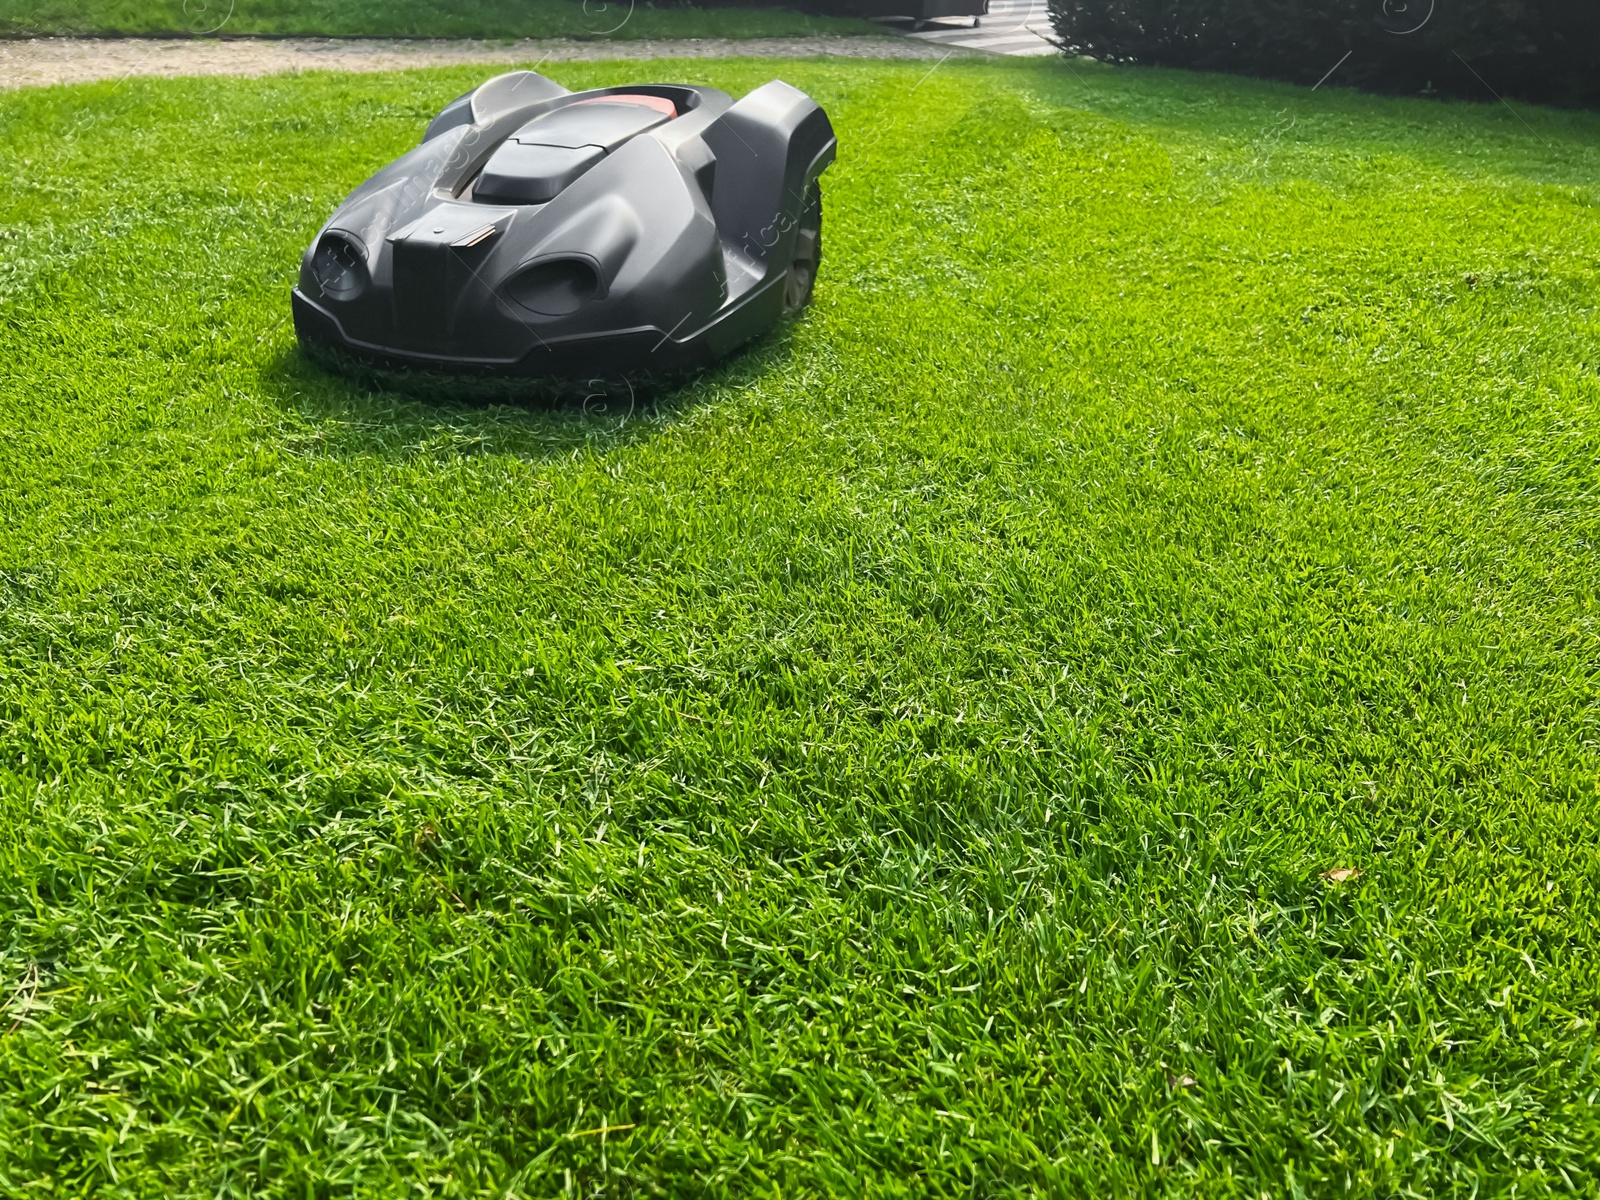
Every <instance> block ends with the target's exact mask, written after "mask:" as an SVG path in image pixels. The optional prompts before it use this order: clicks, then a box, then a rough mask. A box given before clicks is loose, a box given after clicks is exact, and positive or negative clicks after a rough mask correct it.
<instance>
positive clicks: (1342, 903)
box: [0, 60, 1600, 1198]
mask: <svg viewBox="0 0 1600 1200" xmlns="http://www.w3.org/2000/svg"><path fill="white" fill-rule="evenodd" d="M928 69H929V64H902V65H888V64H872V63H850V64H842V63H829V62H823V61H808V62H784V63H774V62H750V61H723V62H715V63H695V64H687V63H682V62H678V63H671V64H665V63H664V64H660V65H654V66H643V67H641V66H639V65H638V64H588V65H564V66H562V67H561V68H560V69H559V70H557V71H556V72H554V74H556V76H557V78H559V79H560V80H561V82H563V83H565V84H567V85H569V86H573V87H581V86H594V85H598V84H602V83H614V82H622V81H625V80H627V79H630V78H635V77H639V76H645V77H652V78H655V77H660V78H667V77H678V76H680V75H682V73H685V72H690V73H694V77H695V78H696V79H697V80H701V81H705V82H711V83H714V84H716V85H718V86H722V87H725V88H728V89H729V90H731V91H733V92H735V93H742V92H744V91H745V90H747V89H749V88H750V87H752V86H754V85H756V84H758V83H760V82H762V81H764V80H766V79H768V78H770V77H771V76H773V75H780V74H781V75H782V76H783V77H784V78H786V79H788V80H790V81H791V82H793V83H795V84H797V85H799V86H802V87H805V88H807V89H808V90H810V91H811V92H812V93H813V94H814V95H815V96H816V97H817V98H818V99H819V100H820V101H821V102H822V103H823V104H825V105H826V106H827V108H828V109H829V111H830V113H831V114H832V116H833V119H834V121H835V124H836V126H837V128H838V130H839V135H840V143H841V149H840V155H839V161H838V163H837V165H836V166H835V167H834V168H833V169H832V170H831V171H830V172H829V173H828V175H827V176H826V177H825V188H826V193H825V194H826V204H827V225H826V247H827V257H826V259H825V262H824V266H823V273H822V279H821V282H820V284H819V286H818V292H817V299H816V303H815V305H814V306H813V308H812V309H811V311H810V313H809V315H808V316H807V317H806V318H805V319H804V320H802V321H800V322H799V323H797V324H794V325H792V326H790V327H788V328H787V329H785V330H782V331H780V332H778V333H777V334H775V335H773V336H772V337H770V338H769V339H767V340H766V341H765V342H763V343H761V344H759V345H758V346H756V347H755V348H753V349H751V350H749V351H748V352H747V353H744V354H742V355H740V356H738V357H736V358H734V359H732V360H730V361H728V362H726V363H725V364H724V365H722V366H721V367H720V368H718V369H717V370H715V371H713V372H712V373H711V374H709V375H708V376H706V377H705V378H703V379H702V380H700V381H699V382H697V383H695V384H693V385H692V386H688V387H685V388H683V389H682V390H679V391H677V392H675V393H673V394H670V395H666V396H661V397H658V398H657V399H655V400H654V401H650V402H647V403H641V404H640V405H638V406H637V407H631V406H629V405H627V404H624V403H622V402H621V401H620V400H619V399H617V398H613V399H611V400H609V401H607V402H605V403H604V404H600V403H597V404H594V405H590V406H589V409H588V410H587V411H586V410H585V409H583V408H582V407H576V406H574V407H555V408H551V407H538V406H528V405H517V404H503V403H486V402H482V401H479V402H473V401H471V400H467V399H463V398H462V397H461V396H459V395H453V394H451V393H450V392H448V391H446V390H439V391H430V390H429V389H428V388H426V387H425V388H421V389H420V390H416V391H413V392H412V393H407V394H395V393H392V392H385V391H382V390H378V389H376V388H375V387H374V386H371V385H369V384H364V383H362V382H359V381H349V380H345V379H342V378H338V377H334V376H330V375H328V374H325V373H324V372H323V371H321V370H319V369H318V368H317V367H315V366H313V365H311V364H309V363H307V362H306V361H304V360H303V359H302V358H301V357H300V355H299V353H298V352H297V350H296V346H295V342H294V337H293V333H292V329H291V326H290V324H289V322H288V289H289V287H290V285H291V282H292V281H293V279H294V276H295V271H296V267H297V261H298V257H299V254H300V251H301V249H302V248H303V246H304V245H305V244H306V243H307V241H308V240H309V239H310V237H311V236H312V234H313V232H314V231H315V230H316V228H317V227H318V225H319V223H320V222H321V221H322V219H323V218H324V216H325V215H326V214H327V213H328V212H329V211H331V209H332V207H333V206H334V205H335V203H336V202H337V201H338V200H339V198H340V197H341V196H342V195H343V194H344V193H345V192H346V191H347V190H348V189H349V188H351V187H352V186H353V185H354V184H356V183H357V182H359V181H360V180H361V179H363V178H364V177H365V176H366V175H367V174H368V173H369V172H371V171H372V170H373V169H374V168H376V167H378V166H379V165H381V164H383V163H384V162H386V161H387V160H388V159H390V158H391V157H393V156H394V155H396V154H398V153H399V152H401V151H402V150H403V149H405V148H406V147H407V146H409V145H411V144H413V143H414V141H415V140H416V138H417V137H418V136H419V134H420V132H421V130H422V128H423V126H424V124H425V122H426V120H427V119H428V117H429V116H430V115H431V113H432V112H433V110H434V109H435V108H436V107H437V106H439V105H441V104H442V103H443V102H445V101H447V100H448V99H450V98H451V97H453V96H455V95H457V94H459V93H460V92H462V91H464V90H465V89H466V88H467V87H469V86H471V84H472V83H473V82H474V81H475V80H477V79H478V78H480V77H481V76H482V75H483V74H484V72H483V71H481V70H472V69H456V70H438V71H427V72H417V73H412V74H404V75H390V76H351V77H334V76H316V75H307V76H301V77H279V78H271V79H262V80H248V81H244V80H224V79H207V80H180V81H168V82H160V81H151V80H140V79H130V80H127V81H126V82H123V83H121V84H118V85H114V84H110V83H107V84H100V85H92V86H83V87H74V88H55V89H49V90H33V91H24V92H13V93H8V94H6V95H4V96H3V97H0V133H3V136H0V177H3V179H4V181H5V188H4V190H3V192H0V363H3V364H4V367H3V369H0V421H3V423H4V428H5V430H6V436H5V438H4V439H3V440H0V474H3V478H4V480H5V485H4V487H3V489H0V1000H3V1001H4V1002H5V1006H6V1007H5V1009H4V1011H3V1017H0V1194H3V1195H6V1196H46V1195H50V1196H55V1195H87V1194H91V1193H93V1194H100V1195H108V1196H110V1195H116V1196H129V1197H162V1198H168V1197H190V1196H194V1197H200V1196H208V1197H209V1196H225V1195H244V1194H247V1193H248V1194H251V1195H273V1196H278V1195H281V1196H285V1197H288V1196H295V1197H301V1196H328V1197H332V1196H358V1197H367V1196H390V1195H400V1194H408V1195H410V1194H416V1195H422V1194H427V1195H438V1196H468V1195H513V1194H514V1195H518V1196H546V1195H553V1194H556V1193H559V1192H563V1191H570V1192H572V1193H574V1194H577V1193H581V1194H583V1195H586V1196H593V1195H598V1194H602V1193H603V1194H605V1195H631V1194H636V1193H640V1194H642V1193H646V1192H652V1191H656V1192H660V1193H663V1194H668V1195H685V1194H698V1193H704V1194H712V1195H734V1194H739V1195H750V1194H761V1195H779V1194H782V1195H808V1194H810V1195H815V1194H825V1193H827V1194H865V1193H874V1194H883V1195H952V1196H953V1195H957V1194H960V1195H999V1194H1022V1193H1027V1192H1037V1191H1048V1192H1051V1193H1054V1194H1062V1195H1081V1196H1093V1197H1102V1196H1116V1195H1148V1196H1155V1195H1171V1196H1196V1195H1206V1196H1239V1197H1251V1198H1254V1197H1259V1196H1263V1195H1267V1196H1273V1197H1278V1196H1291V1195H1294V1196H1330V1197H1331V1196H1340V1197H1342V1196H1384V1197H1388V1196H1401V1195H1405V1196H1425V1197H1437V1196H1461V1197H1467V1196H1478V1197H1484V1196H1511V1195H1515V1196H1518V1197H1537V1196H1543V1195H1552V1194H1553V1195H1567V1194H1573V1193H1576V1194H1583V1195H1593V1194H1595V1190H1596V1184H1595V1180H1596V1178H1597V1177H1600V1107H1597V1100H1600V1059H1597V1058H1596V1055H1595V1046H1596V1032H1595V1020H1596V1015H1597V1012H1600V982H1597V978H1600V976H1597V971H1596V965H1595V964H1596V955H1597V954H1600V901H1597V888H1600V811H1597V799H1600V797H1597V778H1600V665H1597V664H1600V625H1597V621H1600V598H1597V585H1600V565H1597V558H1596V543H1597V539H1600V495H1597V484H1600V376H1597V370H1600V316H1597V306H1600V116H1597V115H1595V114H1587V115H1585V114H1572V113H1567V114H1558V113H1554V112H1549V111H1543V110H1537V109H1527V108H1520V109H1518V110H1517V112H1515V113H1513V112H1509V111H1508V110H1507V109H1506V108H1504V107H1499V106H1490V105H1481V106H1480V105H1467V104H1445V103H1432V102H1424V101H1407V100H1393V99H1375V98H1371V97H1366V96H1361V95H1357V94H1353V93H1348V92H1341V91H1339V90H1336V89H1323V90H1321V91H1318V92H1315V93H1312V92H1308V91H1304V90H1296V89H1293V88H1288V87H1282V86H1277V85H1272V84H1266V83H1258V82H1251V81H1245V80H1237V79H1223V78H1217V77H1207V76H1195V75H1184V74H1179V73H1164V72H1155V71H1133V70H1129V71H1111V70H1107V69H1085V68H1084V67H1082V66H1079V67H1076V68H1069V67H1068V66H1067V65H1066V64H1064V63H1061V62H1039V61H1032V62H1028V61H1020V62H989V61H984V62H974V61H958V60H952V61H950V62H948V63H946V64H944V65H943V66H942V67H939V68H938V69H936V70H935V71H933V73H932V74H931V75H930V74H929V73H928ZM1524 122H1525V123H1524ZM1340 867H1352V868H1358V869H1359V871H1360V874H1359V876H1357V877H1354V878H1350V879H1346V880H1344V881H1342V882H1341V881H1336V880H1334V879H1330V878H1327V877H1325V873H1326V872H1329V871H1331V870H1333V869H1335V868H1340Z"/></svg>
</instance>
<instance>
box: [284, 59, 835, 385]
mask: <svg viewBox="0 0 1600 1200" xmlns="http://www.w3.org/2000/svg"><path fill="white" fill-rule="evenodd" d="M835 147H836V142H835V139H834V135H833V127H832V126H831V125H830V124H829V123H828V118H827V115H826V114H825V113H824V112H823V111H822V109H821V108H819V107H818V106H817V105H816V103H815V102H813V101H812V100H811V99H810V98H809V97H808V96H806V95H805V94H804V93H802V92H799V91H796V90H795V89H794V88H792V87H790V86H789V85H788V84H786V83H782V82H779V81H777V80H774V81H773V82H771V83H768V84H766V85H764V86H763V87H760V88H757V89H756V90H755V91H753V92H751V93H750V94H749V95H748V96H746V97H745V98H744V99H743V100H740V101H739V102H738V103H734V102H733V101H732V100H731V98H730V97H729V96H728V95H727V94H725V93H723V92H719V91H716V90H715V89H713V88H703V87H679V86H669V85H661V84H649V85H642V86H638V87H612V88H599V89H596V90H594V91H588V92H569V91H567V90H566V89H565V88H563V87H561V86H560V85H558V84H556V83H554V82H552V81H551V80H549V79H546V78H544V77H543V76H542V75H536V74H534V73H533V72H531V71H513V72H511V73H510V74H506V75H501V76H498V77H496V78H494V79H491V80H489V81H488V82H487V83H484V84H483V85H482V86H480V87H478V88H477V89H476V90H475V91H472V92H469V93H467V94H466V95H465V96H462V97H461V98H460V99H458V100H456V101H454V102H453V103H451V104H450V105H448V106H447V107H446V108H445V109H444V110H443V111H442V112H440V113H439V115H438V116H437V117H435V118H434V120H433V123H432V124H430V125H429V126H428V130H427V133H426V134H425V135H424V136H423V139H422V144H421V145H420V146H418V147H417V148H416V149H414V150H412V151H410V152H409V153H407V154H405V155H402V156H401V157H400V158H399V159H397V160H395V161H394V162H392V163H390V164H389V165H388V166H387V167H385V168H384V169H383V170H381V171H379V172H378V173H377V174H376V175H374V176H373V177H372V178H371V179H369V180H367V181H366V182H365V183H364V184H362V185H361V186H360V187H358V188H357V189H356V190H355V191H354V192H352V193H351V195H350V197H349V198H348V199H347V200H346V201H345V202H344V203H343V204H342V205H340V206H339V209H338V211H336V212H335V213H334V214H333V217H332V218H331V219H330V220H329V221H328V223H327V225H325V226H324V227H323V229H322V231H321V232H320V233H318V234H317V238H316V240H315V241H314V242H313V243H312V244H311V247H310V249H308V250H307V251H306V253H305V257H304V259H303V260H302V261H301V265H300V284H299V286H298V287H297V288H295V289H294V294H293V306H294V324H295V332H296V333H297V334H298V335H299V338H300V340H301V342H302V343H303V344H309V345H315V346H331V347H333V348H335V349H338V350H343V351H346V352H349V353H352V354H355V355H357V356H360V357H362V358H366V359H374V360H377V361H379V362H382V363H385V364H391V365H401V366H413V367H424V368H432V369H435V370H450V371H469V372H474V373H480V374H491V375H492V374H499V375H518V376H523V375H526V376H549V377H557V378H580V377H582V376H584V375H588V374H594V373H597V372H600V373H615V372H630V371H638V372H643V373H646V374H656V373H666V372H670V371H675V370H680V369H683V368H686V367H695V366H700V365H702V364H704V363H708V362H710V361H711V360H712V359H714V358H716V357H718V356H719V355H722V354H726V353H727V352H728V351H729V350H731V349H733V348H734V347H735V346H738V345H739V344H740V343H742V342H745V341H747V340H749V339H750V338H752V337H754V336H756V335H757V334H759V333H761V332H762V331H764V330H766V329H767V328H769V327H770V326H771V325H772V324H773V323H774V322H776V321H777V320H779V318H781V317H782V316H783V315H785V314H787V313H793V312H797V311H798V310H799V309H801V308H802V307H804V306H805V304H806V303H807V301H809V300H810V299H811V290H812V285H813V284H814V282H815V280H816V274H817V264H818V262H819V260H820V257H821V252H822V243H821V232H822V196H821V192H820V190H819V188H818V184H817V177H818V176H819V175H820V174H821V173H822V171H823V170H824V169H825V168H826V167H827V166H828V164H829V163H831V162H832V161H833V158H834V151H835Z"/></svg>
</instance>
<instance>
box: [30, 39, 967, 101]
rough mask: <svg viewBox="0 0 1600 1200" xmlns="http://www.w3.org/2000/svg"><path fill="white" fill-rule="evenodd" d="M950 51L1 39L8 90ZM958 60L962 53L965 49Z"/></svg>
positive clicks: (846, 45) (767, 44) (743, 44)
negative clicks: (471, 67) (161, 78)
mask: <svg viewBox="0 0 1600 1200" xmlns="http://www.w3.org/2000/svg"><path fill="white" fill-rule="evenodd" d="M949 52H950V51H949V48H948V47H944V46H936V45H931V44H928V43H925V42H920V41H913V40H911V39H909V38H899V37H806V38H753V39H749V40H743V41H741V40H736V39H731V38H704V39H693V40H684V41H609V42H600V41H595V42H578V41H567V40H549V41H534V40H532V39H528V40H524V41H518V42H488V41H467V40H451V39H435V40H416V41H402V40H379V39H365V38H360V39H343V38H282V39H269V38H237V39H232V38H230V39H228V40H226V41H213V40H202V39H194V38H28V39H19V40H15V41H0V89H5V88H18V87H37V86H40V85H44V84H52V83H83V82H86V81H88V80H93V79H124V78H126V77H128V76H130V75H273V74H277V73H278V72H280V71H394V70H403V69H405V68H407V67H431V66H441V65H450V64H454V63H499V64H506V65H510V64H519V65H532V64H534V63H538V62H574V61H582V60H592V59H616V58H730V57H740V56H746V57H759V58H809V57H814V56H818V55H832V56H836V57H842V58H942V57H944V56H945V55H946V54H948V53H949ZM957 53H960V51H958V52H957Z"/></svg>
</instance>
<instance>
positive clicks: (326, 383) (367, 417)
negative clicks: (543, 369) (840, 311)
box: [260, 323, 793, 459]
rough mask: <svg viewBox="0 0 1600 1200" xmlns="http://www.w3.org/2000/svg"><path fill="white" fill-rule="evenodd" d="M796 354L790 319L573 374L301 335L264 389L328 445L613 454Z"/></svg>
mask: <svg viewBox="0 0 1600 1200" xmlns="http://www.w3.org/2000/svg"><path fill="white" fill-rule="evenodd" d="M792 357H793V325H792V324H789V323H786V324H784V325H782V326H780V327H779V328H777V329H775V330H773V331H772V332H771V333H769V334H767V335H766V336H764V337H762V338H760V339H758V340H757V341H755V342H752V343H751V344H750V345H749V346H748V347H746V348H745V349H744V350H742V351H739V352H737V353H735V354H733V355H731V356H730V357H728V358H727V359H725V360H723V361H722V362H719V363H717V364H716V365H715V366H713V367H710V368H708V369H706V370H704V371H700V372H685V373H680V374H677V375H673V376H658V377H651V376H632V377H630V376H624V375H604V374H597V375H596V376H595V377H593V378H592V379H588V380H577V381H572V382H567V383H555V382H552V381H546V380H536V379H496V378H489V377H475V376H463V375H447V374H442V373H435V372H424V371H409V370H405V369H397V368H389V367H380V366H375V365H373V364H371V363H366V362H363V361H360V360H356V359H352V358H349V357H348V356H341V355H338V354H337V352H329V351H324V350H320V349H319V350H316V351H313V352H307V351H306V350H305V349H303V348H301V347H298V346H295V347H290V348H288V349H285V350H283V351H281V352H280V353H278V354H277V355H275V356H274V357H273V358H272V359H271V360H270V361H268V362H267V363H266V364H265V365H264V366H263V368H262V371H261V374H260V389H261V394H262V395H263V396H265V397H267V398H268V399H270V400H271V401H272V402H273V403H275V404H276V405H277V406H278V407H279V408H281V409H282V410H284V412H285V413H286V414H293V415H295V416H297V417H298V418H299V419H300V421H301V422H302V423H303V424H304V425H305V427H306V433H305V434H304V435H303V440H304V441H306V442H309V443H312V444H313V445H314V447H315V449H316V450H317V452H319V453H323V454H328V455H333V456H336V457H344V456H362V457H372V456H376V457H380V458H394V459H410V458H415V457H417V456H419V455H425V456H430V457H451V456H467V455H473V454H511V455H515V456H517V457H519V458H530V459H537V458H552V457H557V456H561V455H566V454H571V453H572V452H574V451H576V450H590V451H595V452H600V453H604V452H607V451H610V450H613V449H616V448H619V447H622V446H626V445H630V444H633V443H635V442H638V441H641V440H643V439H646V438H649V437H652V436H654V435H655V434H657V433H659V432H661V431H662V430H663V429H665V428H667V427H668V426H670V425H672V424H674V423H676V422H677V421H679V420H682V419H683V418H684V417H685V416H687V415H688V414H689V413H690V412H692V411H693V410H695V409H697V408H700V407H703V406H704V405H707V404H710V403H714V402H715V400H716V399H717V397H718V396H720V395H726V394H728V393H731V392H735V391H742V390H745V389H748V388H750V387H752V386H754V385H755V384H756V382H758V381H759V380H760V379H761V378H763V377H764V376H767V375H769V374H772V373H773V372H776V371H781V370H785V369H787V367H788V364H789V361H790V359H791V358H792Z"/></svg>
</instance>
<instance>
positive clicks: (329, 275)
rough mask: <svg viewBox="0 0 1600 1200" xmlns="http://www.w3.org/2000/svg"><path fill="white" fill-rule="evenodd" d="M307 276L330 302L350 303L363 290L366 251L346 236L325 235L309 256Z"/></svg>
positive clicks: (366, 277)
mask: <svg viewBox="0 0 1600 1200" xmlns="http://www.w3.org/2000/svg"><path fill="white" fill-rule="evenodd" d="M311 274H312V276H313V277H314V278H315V279H316V281H317V286H318V287H319V288H321V289H322V294H323V295H324V296H327V297H328V298H329V299H331V300H354V299H355V298H356V297H357V296H359V295H360V294H361V293H362V292H364V291H366V290H367V284H369V283H371V282H372V276H371V275H369V274H368V273H367V254H366V249H365V248H364V247H363V246H362V245H361V243H360V242H358V241H356V239H355V238H353V237H351V236H350V235H349V234H344V233H325V234H323V235H322V239H321V240H320V241H319V242H317V250H316V253H315V254H313V255H312V256H311Z"/></svg>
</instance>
